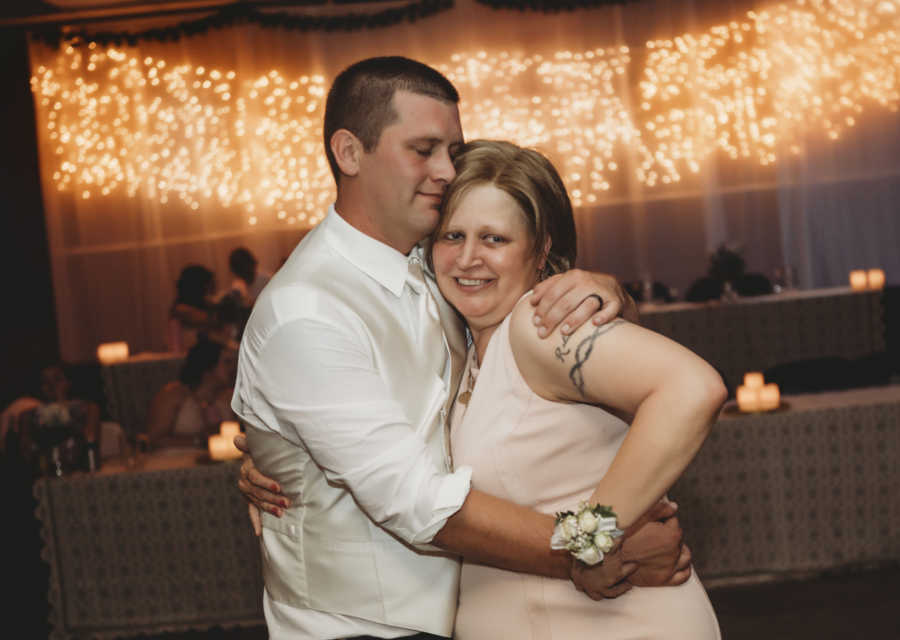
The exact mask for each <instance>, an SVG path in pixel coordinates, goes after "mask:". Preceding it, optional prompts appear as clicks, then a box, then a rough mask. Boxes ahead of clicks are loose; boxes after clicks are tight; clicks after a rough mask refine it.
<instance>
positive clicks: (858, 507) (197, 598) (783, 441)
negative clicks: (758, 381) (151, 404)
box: [34, 386, 900, 639]
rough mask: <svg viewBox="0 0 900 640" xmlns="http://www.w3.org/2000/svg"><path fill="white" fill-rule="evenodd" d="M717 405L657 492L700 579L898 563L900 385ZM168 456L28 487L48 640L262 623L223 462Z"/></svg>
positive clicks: (256, 584)
mask: <svg viewBox="0 0 900 640" xmlns="http://www.w3.org/2000/svg"><path fill="white" fill-rule="evenodd" d="M784 401H785V403H784V405H783V406H782V408H781V409H779V410H777V411H772V412H768V413H757V414H746V415H742V414H734V413H733V412H732V411H731V410H730V408H726V410H725V411H723V413H722V415H721V416H720V418H719V420H718V421H717V423H716V425H715V426H714V427H713V430H712V432H711V434H710V437H709V438H708V439H707V441H706V443H705V444H704V446H703V448H702V449H701V451H700V453H699V454H698V456H697V458H696V459H695V460H694V462H693V463H692V464H691V466H690V467H689V468H688V470H687V471H686V472H685V474H684V475H683V476H682V478H681V479H680V480H679V481H678V483H677V484H676V485H675V486H674V487H673V488H672V490H671V491H670V496H671V497H672V498H673V499H674V500H676V501H677V502H678V504H679V518H680V521H681V525H682V527H683V529H684V531H685V535H686V540H687V542H688V544H689V546H690V547H691V550H692V552H693V557H694V567H695V569H696V570H697V572H698V573H699V575H700V576H701V578H703V579H704V580H716V579H721V580H725V579H731V578H734V577H740V576H746V575H758V574H767V573H785V572H794V571H816V570H825V569H832V568H839V567H846V566H853V565H859V564H878V563H883V562H897V561H898V560H900V536H898V535H897V533H896V532H897V531H900V500H897V496H898V495H900V464H898V461H900V386H888V387H879V388H868V389H858V390H852V391H841V392H833V393H825V394H817V395H802V396H801V395H798V396H787V397H785V398H784ZM199 455H200V454H199V452H197V451H185V450H173V451H163V452H158V453H153V454H150V455H147V456H144V457H141V458H139V459H138V460H137V462H135V463H134V464H132V465H129V464H128V463H127V462H122V463H120V464H118V465H117V464H106V465H105V466H104V467H103V468H102V469H101V471H100V472H99V473H96V474H91V475H88V474H79V475H73V476H66V477H62V478H52V479H51V478H46V479H41V480H38V481H37V482H36V483H35V487H34V492H35V496H36V498H37V501H38V508H37V515H38V517H39V519H40V521H41V528H42V535H43V540H44V550H43V554H44V558H45V560H46V561H47V562H48V563H49V565H50V586H49V600H50V605H51V607H50V622H51V627H52V629H53V633H52V636H51V637H52V638H59V639H62V638H74V637H78V638H88V637H97V638H112V637H122V636H127V635H136V634H139V633H142V634H152V633H160V632H164V631H174V630H187V629H196V630H202V629H209V628H212V627H229V626H240V625H258V624H263V614H262V601H261V600H262V599H261V593H262V588H263V585H262V579H261V574H260V560H259V555H258V554H259V551H258V547H257V543H256V539H255V538H254V536H253V534H252V531H251V529H250V525H249V522H248V520H247V510H246V505H245V504H244V502H243V499H242V498H241V496H240V495H239V493H238V491H237V489H236V476H235V474H236V472H237V468H238V466H237V464H236V463H215V464H210V463H208V462H204V461H203V460H202V459H200V458H199V457H198V456H199Z"/></svg>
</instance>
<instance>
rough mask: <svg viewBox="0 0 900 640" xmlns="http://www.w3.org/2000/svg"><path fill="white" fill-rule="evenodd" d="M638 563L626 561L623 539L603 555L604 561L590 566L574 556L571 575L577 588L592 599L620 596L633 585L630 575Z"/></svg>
mask: <svg viewBox="0 0 900 640" xmlns="http://www.w3.org/2000/svg"><path fill="white" fill-rule="evenodd" d="M637 567H638V565H637V564H636V563H634V562H626V561H625V556H624V554H623V553H622V541H621V539H620V540H618V541H617V542H616V545H615V546H614V547H613V548H612V549H610V550H609V552H608V553H606V554H605V555H604V556H603V562H601V563H599V564H596V565H593V566H590V565H586V564H584V563H583V562H580V561H579V560H576V559H575V558H574V557H573V558H572V568H571V570H570V573H569V577H570V578H571V580H572V582H573V583H574V584H575V588H576V589H578V590H579V591H582V592H584V594H585V595H587V596H588V597H589V598H591V599H592V600H603V599H605V598H618V597H619V596H620V595H622V594H623V593H625V592H626V591H628V590H629V589H631V587H632V586H633V585H632V584H631V583H630V582H629V580H628V577H629V576H630V575H631V574H632V573H634V571H635V570H636V569H637Z"/></svg>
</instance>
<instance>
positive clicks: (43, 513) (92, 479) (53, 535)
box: [34, 449, 263, 638]
mask: <svg viewBox="0 0 900 640" xmlns="http://www.w3.org/2000/svg"><path fill="white" fill-rule="evenodd" d="M202 455H203V454H202V453H201V452H200V451H198V450H187V449H172V450H164V451H161V452H159V453H153V454H149V455H146V456H142V457H139V458H138V459H137V460H136V461H135V462H134V463H133V464H130V465H129V464H128V463H127V462H125V461H123V462H121V463H119V464H116V463H110V464H106V465H105V466H104V467H103V468H102V469H101V471H100V472H99V473H96V474H78V475H72V476H67V477H63V478H53V479H50V478H45V479H40V480H38V481H37V482H36V483H35V485H34V494H35V497H36V498H37V503H38V507H37V516H38V518H39V520H40V522H41V532H42V538H43V557H44V559H45V561H47V562H48V563H49V565H50V577H49V593H48V598H49V605H50V614H49V615H50V626H51V629H52V632H51V636H50V637H51V638H116V637H123V636H129V635H137V634H158V633H162V632H168V631H184V630H191V629H193V630H204V629H210V628H213V627H226V628H227V627H237V626H248V625H262V624H263V617H262V577H261V570H260V560H259V547H258V545H257V541H256V538H255V536H254V535H253V532H252V529H251V527H250V523H249V520H248V519H247V506H246V503H245V502H244V500H243V498H242V497H241V496H240V494H239V493H238V491H237V477H236V473H237V469H238V464H237V463H235V462H224V463H209V462H203V461H198V457H202Z"/></svg>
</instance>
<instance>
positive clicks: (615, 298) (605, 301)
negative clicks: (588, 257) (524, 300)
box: [531, 269, 638, 338]
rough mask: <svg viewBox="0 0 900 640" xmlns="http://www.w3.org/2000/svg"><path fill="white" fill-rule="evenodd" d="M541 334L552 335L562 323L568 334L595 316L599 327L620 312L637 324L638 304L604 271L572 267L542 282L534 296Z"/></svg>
mask: <svg viewBox="0 0 900 640" xmlns="http://www.w3.org/2000/svg"><path fill="white" fill-rule="evenodd" d="M531 304H532V306H534V319H533V321H534V324H535V325H536V326H537V327H538V335H539V336H540V337H542V338H545V337H547V336H549V335H550V334H551V333H552V332H553V330H554V329H555V328H556V327H557V326H558V325H559V324H560V323H562V326H561V327H560V332H561V333H562V334H563V335H569V334H570V333H572V332H573V331H575V330H576V329H577V328H578V327H580V326H581V325H583V324H584V323H585V322H587V321H588V319H589V318H591V317H593V322H594V325H596V326H600V325H603V324H606V323H607V322H609V321H610V320H613V319H614V318H616V317H618V316H619V315H621V316H622V317H624V318H625V319H626V320H629V321H630V322H634V323H637V321H638V313H637V305H635V304H634V300H632V299H631V296H629V295H628V293H627V292H626V291H625V289H623V288H622V286H621V285H620V284H619V282H618V281H617V280H616V279H615V278H614V277H612V276H610V275H607V274H605V273H592V272H590V271H582V270H581V269H570V270H569V271H566V272H565V273H559V274H557V275H555V276H551V277H550V278H547V279H546V280H544V281H543V282H539V283H538V284H537V285H535V287H534V293H533V294H532V295H531Z"/></svg>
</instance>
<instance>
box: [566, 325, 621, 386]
mask: <svg viewBox="0 0 900 640" xmlns="http://www.w3.org/2000/svg"><path fill="white" fill-rule="evenodd" d="M623 322H624V320H622V319H621V318H616V319H615V320H613V321H612V322H610V323H609V324H605V325H603V326H600V327H597V328H596V329H594V332H593V333H592V334H591V335H589V336H588V337H586V338H585V339H584V340H582V341H581V342H580V343H579V344H578V346H577V347H575V364H573V365H572V368H571V369H569V379H570V380H571V381H572V384H574V385H575V388H576V389H578V393H580V394H581V397H584V373H583V372H582V371H581V368H582V367H583V366H584V365H585V363H587V361H588V358H590V357H591V351H593V350H594V341H595V340H596V339H597V338H599V337H600V336H602V335H603V334H604V333H607V332H608V331H612V330H613V329H615V328H616V327H617V326H619V325H620V324H622V323H623Z"/></svg>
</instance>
